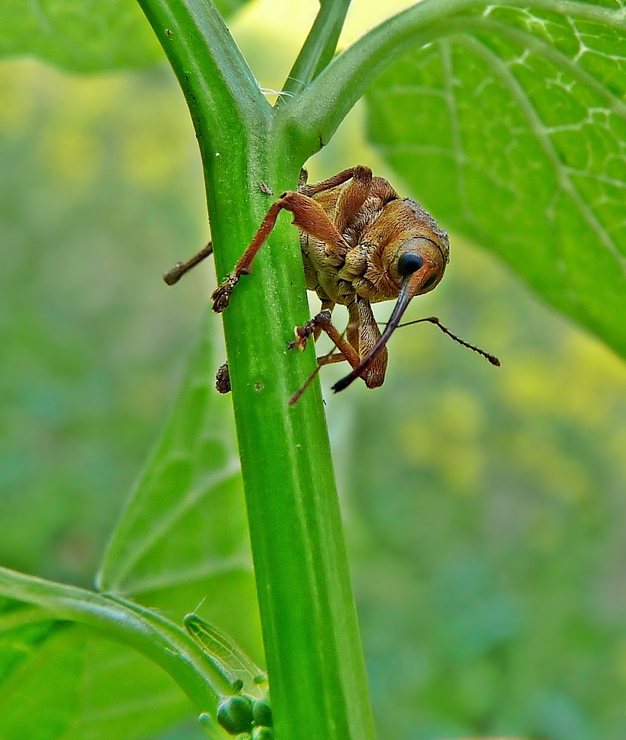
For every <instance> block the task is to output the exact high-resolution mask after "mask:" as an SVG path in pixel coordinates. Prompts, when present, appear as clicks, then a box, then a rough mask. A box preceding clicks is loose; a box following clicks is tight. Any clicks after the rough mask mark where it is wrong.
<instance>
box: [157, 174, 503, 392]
mask: <svg viewBox="0 0 626 740" xmlns="http://www.w3.org/2000/svg"><path fill="white" fill-rule="evenodd" d="M282 210H286V211H290V212H291V213H292V214H293V216H294V219H293V224H294V225H295V226H297V227H298V229H299V230H300V246H301V249H302V259H303V262H304V273H305V279H306V286H307V288H308V289H309V290H312V291H314V292H315V293H317V295H318V297H319V298H320V300H321V302H322V308H321V311H320V313H319V314H317V316H315V317H314V318H313V319H311V320H310V321H309V322H307V323H306V324H305V325H304V326H301V327H296V340H295V341H294V342H292V343H291V345H290V347H292V348H293V347H298V348H300V349H304V347H305V346H306V343H307V341H308V340H309V339H310V338H311V337H313V339H314V340H317V338H318V337H319V335H320V334H321V332H322V331H324V332H326V334H328V336H329V337H330V339H331V340H332V341H333V343H334V345H335V347H336V348H337V352H333V353H330V354H329V355H326V356H324V357H321V358H319V359H318V362H319V366H321V365H324V364H329V363H331V362H340V361H343V360H347V361H348V362H349V363H350V365H351V366H352V372H351V373H349V374H348V375H346V376H345V377H344V378H342V379H341V380H339V381H338V382H337V383H335V385H334V386H333V390H334V391H340V390H343V389H344V388H346V387H347V386H348V385H350V383H352V382H353V381H354V380H355V379H356V378H359V377H360V378H362V379H363V380H364V381H365V384H366V385H367V387H368V388H377V387H379V386H381V385H382V384H383V382H384V380H385V373H386V370H387V347H386V344H387V341H388V340H389V337H390V336H391V334H392V333H393V331H394V330H395V329H396V328H397V327H398V325H399V324H400V320H401V318H402V315H403V314H404V312H405V310H406V308H407V306H408V305H409V303H410V301H411V299H412V298H414V297H415V296H418V295H423V294H424V293H428V292H429V291H431V290H433V289H434V288H436V287H437V285H438V284H439V282H440V281H441V279H442V278H443V275H444V272H445V269H446V266H447V264H448V261H449V258H450V242H449V239H448V233H447V232H446V231H445V230H444V229H442V228H441V227H440V226H439V225H438V224H437V222H436V221H435V219H434V218H433V217H432V216H431V215H430V214H429V213H428V212H427V211H426V210H425V209H424V208H423V207H422V206H421V205H420V204H419V203H417V202H416V201H414V200H411V198H401V197H400V196H399V195H398V193H397V192H396V191H395V190H394V189H393V188H392V187H391V185H390V184H389V182H388V181H387V180H385V179H384V178H382V177H374V176H373V175H372V171H371V170H370V169H369V167H364V166H357V167H352V168H350V169H347V170H343V171H342V172H339V173H338V174H337V175H334V176H333V177H331V178H329V179H327V180H323V181H322V182H319V183H316V184H308V183H307V182H306V173H305V172H304V171H303V176H302V177H301V181H300V184H299V186H298V189H297V190H289V191H287V192H285V193H282V195H280V197H279V198H278V199H277V200H276V201H275V202H274V203H273V204H272V205H271V206H270V208H269V210H268V212H267V214H266V216H265V218H264V219H263V221H262V222H261V225H260V226H259V228H258V230H257V232H256V234H255V236H254V238H253V239H252V241H251V242H250V245H249V246H248V248H247V249H246V250H245V252H244V253H243V254H242V256H241V257H240V259H239V260H238V262H237V264H236V265H235V267H234V269H233V270H232V271H231V272H230V273H229V274H228V275H227V276H226V278H225V279H224V280H223V281H222V282H221V283H220V285H219V286H218V287H217V289H216V290H215V292H214V293H213V296H212V298H213V309H214V310H215V311H216V312H218V313H221V312H222V311H224V310H225V309H226V308H227V306H228V304H229V301H230V298H231V294H232V292H233V289H234V287H235V285H236V284H237V283H238V282H239V279H240V278H241V276H242V275H248V274H249V273H250V272H251V268H252V263H253V262H254V258H255V257H256V255H257V253H258V251H259V249H260V248H261V247H262V246H263V243H264V242H265V240H266V239H267V237H268V236H269V234H270V233H271V231H272V229H273V228H274V225H275V224H276V219H277V218H278V215H279V213H280V212H281V211H282ZM210 253H211V245H210V244H209V245H207V247H205V249H204V250H202V251H201V252H199V253H198V254H197V255H196V256H195V257H192V259H191V260H189V261H188V262H186V263H178V264H177V265H176V266H175V267H174V268H172V270H170V271H169V272H168V273H166V274H165V275H164V279H165V281H166V282H167V283H168V284H169V285H171V284H173V283H175V282H177V281H178V280H179V279H180V277H181V276H182V275H183V274H184V273H185V272H187V271H188V270H189V269H191V267H193V266H194V265H196V264H198V262H199V261H200V260H201V259H203V258H204V257H206V256H207V255H208V254H210ZM394 298H395V299H397V300H396V305H395V307H394V309H393V312H392V314H391V318H390V319H389V321H388V322H387V325H386V326H385V328H384V331H383V332H382V333H381V331H380V329H379V326H378V323H377V322H376V319H375V318H374V314H373V311H372V303H378V302H380V301H388V300H392V299H394ZM336 304H341V305H343V306H346V308H347V310H348V317H349V319H348V326H347V328H346V331H345V332H344V333H341V332H340V331H339V330H338V329H337V328H336V327H335V325H334V324H333V322H332V320H331V312H332V310H333V308H334V306H335V305H336ZM423 320H424V321H430V322H432V323H435V324H437V325H438V326H439V328H440V329H442V331H444V332H445V333H446V334H448V335H449V336H451V337H452V338H453V339H455V340H456V341H459V342H460V343H461V344H463V345H464V346H466V347H469V348H470V349H472V350H474V351H476V352H479V353H480V354H482V355H483V356H484V357H486V358H487V359H488V360H489V361H490V362H491V363H492V364H494V365H499V364H500V363H499V361H498V359H497V358H496V357H494V356H493V355H490V354H488V353H487V352H483V351H482V350H480V349H479V348H477V347H474V346H473V345H470V344H468V343H467V342H464V341H463V340H460V339H459V338H458V337H456V336H455V335H454V334H452V333H451V332H449V331H448V330H447V329H446V328H445V327H444V326H443V325H441V324H440V323H439V321H438V319H436V318H435V317H429V318H428V319H423ZM311 380H312V378H309V380H308V381H307V382H306V383H305V384H304V386H303V387H302V388H301V389H300V391H299V392H298V393H296V394H295V395H294V396H293V397H292V399H291V403H294V402H295V401H296V400H297V399H298V398H299V397H300V395H301V393H302V391H303V390H304V389H305V388H306V387H307V386H308V384H309V383H310V381H311Z"/></svg>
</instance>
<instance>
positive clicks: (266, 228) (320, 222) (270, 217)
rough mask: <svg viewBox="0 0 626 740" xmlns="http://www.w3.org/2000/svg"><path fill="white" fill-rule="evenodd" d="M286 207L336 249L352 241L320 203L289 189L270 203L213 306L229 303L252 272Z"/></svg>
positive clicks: (295, 221) (301, 225)
mask: <svg viewBox="0 0 626 740" xmlns="http://www.w3.org/2000/svg"><path fill="white" fill-rule="evenodd" d="M283 210H284V211H290V212H291V213H293V216H294V218H293V224H294V226H297V227H298V228H299V229H301V230H302V231H304V232H306V233H307V234H310V235H311V236H313V237H315V238H316V239H319V240H320V241H323V242H324V243H325V244H328V245H329V247H331V248H332V249H334V250H338V251H341V252H343V253H344V254H345V253H346V252H347V251H348V250H349V248H350V247H349V245H348V244H347V242H346V241H345V239H344V238H343V236H342V235H341V234H340V233H339V231H337V227H336V226H335V225H334V224H333V222H332V221H331V220H330V219H329V218H328V216H327V215H326V213H325V212H324V209H323V208H322V207H321V206H320V205H319V203H316V202H315V201H314V200H313V199H312V198H309V197H308V196H306V195H302V193H298V192H296V191H295V190H288V191H287V192H286V193H283V194H282V195H281V196H280V198H279V199H278V200H277V201H276V202H275V203H273V204H272V205H271V206H270V209H269V210H268V212H267V213H266V214H265V218H264V219H263V221H262V222H261V225H260V226H259V228H258V230H257V232H256V234H255V235H254V238H253V239H252V241H251V242H250V245H249V247H248V248H247V249H246V251H245V252H244V253H243V254H242V255H241V257H240V258H239V260H238V261H237V264H236V265H235V267H234V269H233V270H232V272H230V273H229V274H228V275H227V276H226V278H225V279H224V280H223V281H222V282H221V283H220V285H218V287H217V289H216V290H215V292H214V293H213V296H212V298H213V310H214V311H216V312H217V313H221V312H222V311H223V310H224V309H225V308H226V307H227V306H228V303H229V301H230V296H231V293H232V292H233V288H234V287H235V285H237V283H238V282H239V279H240V278H241V276H242V275H249V274H250V270H251V269H252V263H253V262H254V258H255V257H256V255H257V253H258V251H259V249H261V247H262V246H263V244H264V243H265V240H266V239H267V237H268V236H269V235H270V234H271V232H272V229H273V228H274V226H275V225H276V219H277V218H278V214H279V213H280V212H281V211H283Z"/></svg>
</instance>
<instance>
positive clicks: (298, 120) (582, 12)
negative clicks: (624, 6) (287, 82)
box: [277, 0, 626, 160]
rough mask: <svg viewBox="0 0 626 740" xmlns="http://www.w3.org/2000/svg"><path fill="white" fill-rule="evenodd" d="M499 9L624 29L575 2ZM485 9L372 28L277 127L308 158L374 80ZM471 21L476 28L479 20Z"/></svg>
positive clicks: (431, 0) (475, 4) (428, 2)
mask: <svg viewBox="0 0 626 740" xmlns="http://www.w3.org/2000/svg"><path fill="white" fill-rule="evenodd" d="M499 5H501V6H506V7H513V8H515V7H517V8H538V9H545V10H550V11H553V12H555V13H563V14H566V15H567V14H571V15H574V16H576V17H583V18H587V19H589V20H594V21H600V22H603V23H607V24H609V25H611V26H612V27H614V28H616V29H619V30H620V31H623V30H624V29H626V16H624V13H623V12H622V10H621V9H613V8H608V7H604V6H598V5H593V4H591V3H586V2H579V1H577V0H502V2H501V3H499ZM484 7H485V3H484V2H479V1H477V0H423V2H419V3H417V4H416V5H414V6H412V7H410V8H407V9H406V10H404V11H402V12H401V13H398V14H397V15H395V16H393V17H391V18H388V19H387V20H385V21H384V22H383V23H381V24H380V25H378V26H376V27H375V28H372V29H371V30H370V31H368V32H367V33H366V34H364V35H363V36H362V37H361V38H360V39H358V40H357V41H356V42H355V43H354V44H352V45H351V46H349V47H348V48H347V49H345V50H344V51H343V52H342V53H341V54H339V55H337V56H336V57H335V58H334V59H333V60H332V62H330V64H329V65H328V66H327V67H326V68H325V69H324V70H323V71H322V72H321V73H320V74H319V75H318V76H317V77H316V78H315V79H314V80H313V81H312V82H311V84H310V85H308V87H307V88H306V89H305V90H303V91H302V93H301V94H300V95H298V96H297V98H295V99H294V100H293V101H292V103H291V105H289V106H284V107H283V108H281V110H280V113H279V115H280V125H281V126H282V127H283V128H284V130H285V136H286V137H288V139H289V142H290V145H291V146H292V147H293V148H294V150H296V151H297V152H298V155H299V156H300V157H301V158H303V159H304V160H306V159H308V158H309V157H310V156H311V155H312V154H314V153H315V152H317V151H319V149H320V148H321V147H322V146H324V145H325V144H326V143H327V142H328V141H329V140H330V138H331V137H332V135H333V134H334V132H335V131H336V130H337V127H338V126H339V124H340V123H341V122H342V121H343V119H344V118H345V117H346V115H347V114H348V113H349V112H350V110H351V109H352V108H353V107H354V105H355V103H356V102H357V101H358V100H359V99H360V98H361V97H362V96H363V95H364V94H365V92H366V91H367V89H368V87H369V86H370V85H371V84H372V82H373V80H374V79H376V78H377V77H378V76H379V75H380V74H382V73H383V72H384V71H385V70H386V69H387V68H388V67H390V66H391V65H392V64H393V63H394V62H396V61H397V60H398V59H399V58H400V57H401V56H402V55H403V54H405V53H406V52H407V51H409V50H410V49H412V48H413V49H419V48H420V47H421V46H423V45H424V44H427V43H432V42H433V41H434V40H436V39H437V38H441V37H445V36H447V35H448V34H449V33H450V32H451V30H452V31H453V32H454V33H458V26H456V27H455V28H454V29H451V28H450V19H451V18H452V17H453V16H455V15H457V14H462V13H466V12H468V11H472V10H473V9H476V10H479V9H484ZM472 19H473V27H474V29H475V28H476V27H477V26H479V24H480V16H479V15H472ZM277 123H278V122H277Z"/></svg>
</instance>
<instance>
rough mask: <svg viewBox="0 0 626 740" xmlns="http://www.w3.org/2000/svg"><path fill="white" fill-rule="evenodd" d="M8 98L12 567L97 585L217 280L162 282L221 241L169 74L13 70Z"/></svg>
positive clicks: (5, 332) (4, 457)
mask: <svg viewBox="0 0 626 740" xmlns="http://www.w3.org/2000/svg"><path fill="white" fill-rule="evenodd" d="M0 97H1V99H2V104H1V105H0V156H1V158H2V166H1V173H2V175H1V177H0V219H1V221H2V259H3V269H2V271H1V272H0V305H1V310H0V332H1V335H2V346H3V362H2V381H1V382H2V398H3V404H2V411H3V413H2V421H1V424H2V427H1V428H2V433H1V435H0V438H1V441H0V487H1V490H2V497H1V499H0V507H1V508H0V520H1V521H2V526H3V536H2V537H1V538H0V561H1V562H2V563H3V564H4V565H7V566H9V567H14V568H16V569H18V570H24V571H26V572H31V573H32V572H35V573H39V574H42V575H45V576H47V577H50V578H58V579H64V580H70V581H75V582H78V583H82V584H90V583H91V579H92V575H93V573H94V571H95V568H96V565H97V563H98V560H99V556H100V553H101V550H102V547H103V544H104V539H105V537H106V535H107V533H108V532H110V530H111V528H112V525H113V522H114V521H115V518H116V516H117V514H118V512H119V508H120V503H121V501H122V500H123V497H124V496H125V492H126V491H128V489H129V488H130V484H131V483H132V481H133V478H134V477H135V476H136V474H137V470H138V467H139V465H140V462H141V460H142V459H143V457H145V453H146V451H147V449H148V446H149V445H150V443H151V442H152V440H153V439H154V436H155V427H156V428H158V426H159V424H160V423H162V420H163V419H164V418H165V415H166V413H167V410H168V407H169V404H170V403H171V400H169V399H171V397H172V392H173V390H174V388H175V385H176V380H177V379H178V378H180V376H181V374H182V369H183V367H184V364H185V361H186V358H187V356H188V353H189V346H190V342H191V341H192V338H193V337H194V336H195V326H196V325H197V323H198V318H197V317H198V314H199V311H200V308H201V306H202V305H203V299H202V296H201V295H198V292H199V291H198V290H197V287H198V286H200V285H201V284H203V283H205V282H206V277H205V275H203V274H202V273H203V270H204V269H206V268H199V270H200V272H199V274H198V275H192V276H190V278H189V281H190V285H189V289H187V290H184V289H183V290H180V291H176V292H174V291H171V292H168V291H167V290H165V289H164V287H163V283H162V282H161V279H160V275H161V272H163V271H164V269H166V268H167V267H169V266H170V263H172V262H173V261H175V259H176V258H177V257H179V256H181V255H182V254H186V253H188V252H191V251H193V250H194V248H195V246H196V245H197V244H200V243H202V242H204V241H205V240H206V237H207V231H206V218H205V206H204V202H203V193H202V175H201V169H200V165H199V162H198V160H197V155H196V150H195V142H194V140H193V132H192V129H191V124H190V123H189V121H188V116H187V113H186V109H185V106H184V102H183V99H182V95H180V94H179V93H178V91H177V90H176V87H175V85H174V82H173V80H172V77H171V75H170V73H169V71H167V70H166V69H165V68H159V69H156V70H154V71H151V72H146V73H144V74H142V75H141V77H134V76H124V75H119V76H106V77H99V78H92V79H79V78H74V79H72V78H67V77H63V76H62V75H60V74H58V73H56V72H54V71H52V70H50V69H48V68H45V67H42V66H40V65H36V64H34V63H28V62H22V63H17V62H15V63H5V64H4V65H3V66H2V67H1V68H0ZM121 194H123V195H122V197H119V196H120V195H121ZM194 285H195V286H196V289H194ZM192 317H196V318H192ZM105 440H108V442H106V443H105ZM110 443H113V444H110Z"/></svg>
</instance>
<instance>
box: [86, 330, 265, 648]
mask: <svg viewBox="0 0 626 740" xmlns="http://www.w3.org/2000/svg"><path fill="white" fill-rule="evenodd" d="M211 319H212V317H211ZM212 320H213V321H215V319H212ZM207 324H208V320H207ZM208 336H209V335H208V326H206V327H204V329H203V340H202V342H201V344H200V346H199V348H198V350H197V351H196V353H195V355H194V357H193V359H192V362H191V366H190V368H189V372H188V375H187V378H186V380H185V382H184V384H183V389H182V391H181V394H180V397H179V398H178V401H177V403H176V407H175V410H174V412H173V414H172V417H171V418H170V421H169V422H168V424H167V427H166V429H165V431H164V433H163V436H162V438H161V440H160V442H159V443H158V444H157V446H156V449H155V451H154V453H153V455H152V458H151V460H150V462H149V463H148V466H147V468H146V470H145V471H144V473H143V475H142V476H141V478H140V480H139V483H138V485H137V487H136V489H135V491H134V493H133V495H132V497H131V500H130V501H129V504H128V506H127V508H126V510H125V512H124V514H123V516H122V518H121V520H120V522H119V524H118V526H117V529H116V530H115V533H114V534H113V537H112V539H111V542H110V544H109V548H108V551H107V553H106V556H105V559H104V562H103V565H102V568H101V571H100V575H99V577H98V585H99V587H100V588H101V589H102V590H104V591H108V592H112V593H115V594H119V595H122V596H124V597H125V598H130V599H132V600H134V601H137V602H139V603H142V604H144V605H146V606H149V607H155V608H159V609H163V610H164V611H165V613H167V615H168V616H169V617H170V618H172V619H174V620H175V621H177V622H182V618H183V616H184V615H185V614H186V613H188V612H191V611H198V609H197V607H198V606H199V604H200V603H201V602H202V608H201V611H202V614H203V616H204V617H206V618H207V619H208V620H209V621H210V622H213V623H215V624H217V625H219V626H220V627H222V628H223V629H225V630H226V631H227V632H228V633H229V634H230V635H232V636H233V637H234V638H235V639H236V641H237V642H239V643H240V644H242V645H244V646H245V648H246V649H247V650H249V651H251V652H252V654H253V655H255V656H258V657H259V658H260V657H261V656H262V652H261V648H260V637H259V634H260V631H259V625H258V614H257V606H256V598H255V586H254V579H253V575H252V567H251V560H250V552H249V541H248V529H247V524H246V518H245V507H244V501H243V492H242V486H241V476H240V472H239V461H238V457H237V454H236V449H235V443H234V434H233V424H232V412H231V406H230V399H229V398H228V397H225V396H220V395H219V394H218V393H217V392H216V390H215V388H213V386H212V382H211V379H212V377H213V374H214V372H215V370H216V365H215V363H214V362H213V359H212V354H213V353H212V351H211V345H210V341H209V338H208Z"/></svg>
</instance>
